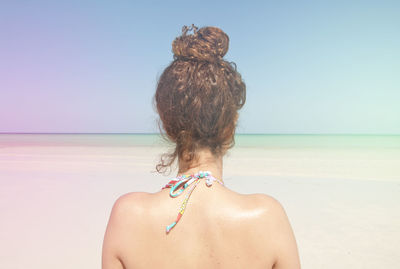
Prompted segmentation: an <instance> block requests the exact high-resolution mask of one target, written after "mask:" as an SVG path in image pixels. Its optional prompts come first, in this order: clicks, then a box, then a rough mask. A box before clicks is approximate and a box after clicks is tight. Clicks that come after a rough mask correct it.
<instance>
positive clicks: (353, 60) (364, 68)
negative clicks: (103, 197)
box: [0, 0, 400, 134]
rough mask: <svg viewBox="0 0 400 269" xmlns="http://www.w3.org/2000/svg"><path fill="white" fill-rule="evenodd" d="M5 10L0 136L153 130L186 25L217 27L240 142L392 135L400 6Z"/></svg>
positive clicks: (88, 4)
mask: <svg viewBox="0 0 400 269" xmlns="http://www.w3.org/2000/svg"><path fill="white" fill-rule="evenodd" d="M250 2H251V1H248V2H247V3H245V2H244V1H216V2H214V1H157V2H155V1H143V3H137V1H99V0H96V1H84V0H81V1H1V3H0V33H1V36H0V132H33V133H34V132H66V133H75V132H78V133H86V132H88V133H97V132H100V133H136V132H140V133H147V132H157V124H156V119H157V117H156V114H155V112H154V109H153V106H152V97H153V94H154V91H155V86H156V82H157V79H158V78H159V76H160V75H161V73H162V71H163V70H164V68H165V67H166V66H167V65H168V64H169V63H170V62H171V61H172V56H173V55H172V52H171V43H172V41H173V40H174V38H175V37H176V36H178V35H180V34H181V29H182V26H183V25H191V24H192V23H194V24H195V25H197V26H199V27H202V26H207V25H211V26H217V27H220V28H221V29H222V30H224V31H225V32H226V33H227V34H228V35H229V37H230V47H229V51H228V53H227V55H226V56H225V59H227V60H229V61H233V62H235V63H236V64H237V67H238V71H239V72H240V73H241V74H242V77H243V78H244V81H245V83H246V85H247V102H246V105H245V107H244V108H243V110H242V112H241V116H240V120H239V127H238V133H351V134H355V133H362V134H400V16H399V14H400V1H330V2H328V1H258V2H257V1H252V2H251V3H250Z"/></svg>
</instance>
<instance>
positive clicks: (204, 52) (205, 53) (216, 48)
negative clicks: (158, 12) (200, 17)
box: [172, 24, 229, 62]
mask: <svg viewBox="0 0 400 269" xmlns="http://www.w3.org/2000/svg"><path fill="white" fill-rule="evenodd" d="M197 29H198V28H197V27H196V26H194V25H193V24H192V27H191V28H189V27H187V26H184V27H183V29H182V36H179V37H177V38H176V39H175V40H174V42H173V43H172V51H173V53H174V58H175V59H192V60H198V61H209V62H216V61H219V60H221V58H222V57H224V56H225V54H226V53H227V52H228V48H229V37H228V35H227V34H225V33H224V32H223V31H222V30H221V29H219V28H217V27H204V28H201V29H200V30H197ZM190 30H193V32H194V34H192V35H187V32H188V31H190Z"/></svg>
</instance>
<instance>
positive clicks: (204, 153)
mask: <svg viewBox="0 0 400 269" xmlns="http://www.w3.org/2000/svg"><path fill="white" fill-rule="evenodd" d="M196 157H197V158H196V160H194V161H193V162H192V163H191V164H189V165H187V164H186V163H183V162H181V161H179V172H178V175H182V174H186V175H188V174H196V173H198V172H199V171H210V172H211V174H212V175H213V176H214V177H215V178H217V179H219V180H221V181H222V182H223V179H222V156H215V155H213V154H212V153H211V151H210V150H208V149H203V150H199V151H197V152H196Z"/></svg>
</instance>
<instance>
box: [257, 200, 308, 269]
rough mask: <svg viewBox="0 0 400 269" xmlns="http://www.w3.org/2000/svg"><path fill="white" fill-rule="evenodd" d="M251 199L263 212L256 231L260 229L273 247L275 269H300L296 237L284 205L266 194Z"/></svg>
mask: <svg viewBox="0 0 400 269" xmlns="http://www.w3.org/2000/svg"><path fill="white" fill-rule="evenodd" d="M249 199H251V200H252V202H253V203H254V205H255V206H256V207H257V208H258V209H259V211H260V212H261V213H260V217H259V219H258V224H257V228H256V229H260V231H262V232H263V234H264V235H265V237H264V238H267V239H266V240H268V242H269V243H270V244H272V245H273V249H274V253H275V257H276V261H275V265H274V268H277V269H278V268H300V259H299V254H298V249H297V243H296V239H295V235H294V232H293V230H292V226H291V224H290V222H289V218H288V216H287V214H286V211H285V209H284V207H283V206H282V204H281V203H280V202H279V201H278V200H277V199H275V198H274V197H272V196H269V195H266V194H252V195H250V197H249Z"/></svg>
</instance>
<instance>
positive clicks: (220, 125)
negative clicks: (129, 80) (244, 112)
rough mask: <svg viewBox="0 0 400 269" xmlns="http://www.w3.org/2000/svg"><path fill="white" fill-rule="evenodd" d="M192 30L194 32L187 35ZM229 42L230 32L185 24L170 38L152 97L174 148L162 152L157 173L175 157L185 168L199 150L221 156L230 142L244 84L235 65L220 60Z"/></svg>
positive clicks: (232, 139)
mask: <svg viewBox="0 0 400 269" xmlns="http://www.w3.org/2000/svg"><path fill="white" fill-rule="evenodd" d="M191 29H193V30H194V34H192V35H187V31H188V30H191ZM228 46H229V37H228V35H227V34H225V33H224V32H223V31H222V30H221V29H219V28H217V27H203V28H200V29H199V30H197V27H195V26H194V25H192V27H191V28H188V27H187V26H184V27H183V29H182V35H181V36H179V37H177V38H176V39H175V40H174V41H173V43H172V51H173V53H174V61H173V62H172V63H170V65H169V66H168V67H167V68H165V70H164V71H163V73H162V74H161V76H160V78H159V80H158V83H157V90H156V93H155V96H154V101H155V104H156V107H157V112H158V114H159V116H160V120H161V122H160V123H161V124H160V127H161V129H164V131H165V135H166V138H167V139H168V140H170V141H172V142H174V143H175V145H176V146H175V150H174V151H173V152H172V153H166V154H164V155H163V156H162V158H161V161H160V163H159V164H158V165H157V171H158V172H165V170H166V168H168V167H170V166H171V164H172V163H173V162H174V160H175V159H176V158H177V157H178V159H179V161H180V162H179V165H180V169H183V171H182V172H184V171H185V169H187V168H188V167H189V166H190V164H191V163H192V162H193V161H194V160H195V159H196V158H197V155H196V154H197V153H196V152H197V151H198V150H199V149H204V148H207V149H209V150H210V151H211V152H212V153H213V154H214V155H222V154H224V153H225V151H226V150H227V149H228V148H230V147H232V146H233V145H234V133H235V129H236V120H237V118H238V110H239V109H240V108H241V107H242V106H243V105H244V103H245V100H246V85H245V83H244V82H243V80H242V78H241V75H240V74H239V72H237V70H236V64H235V63H233V62H228V61H226V60H224V59H223V57H224V55H225V54H226V53H227V51H228ZM162 133H163V132H162Z"/></svg>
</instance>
